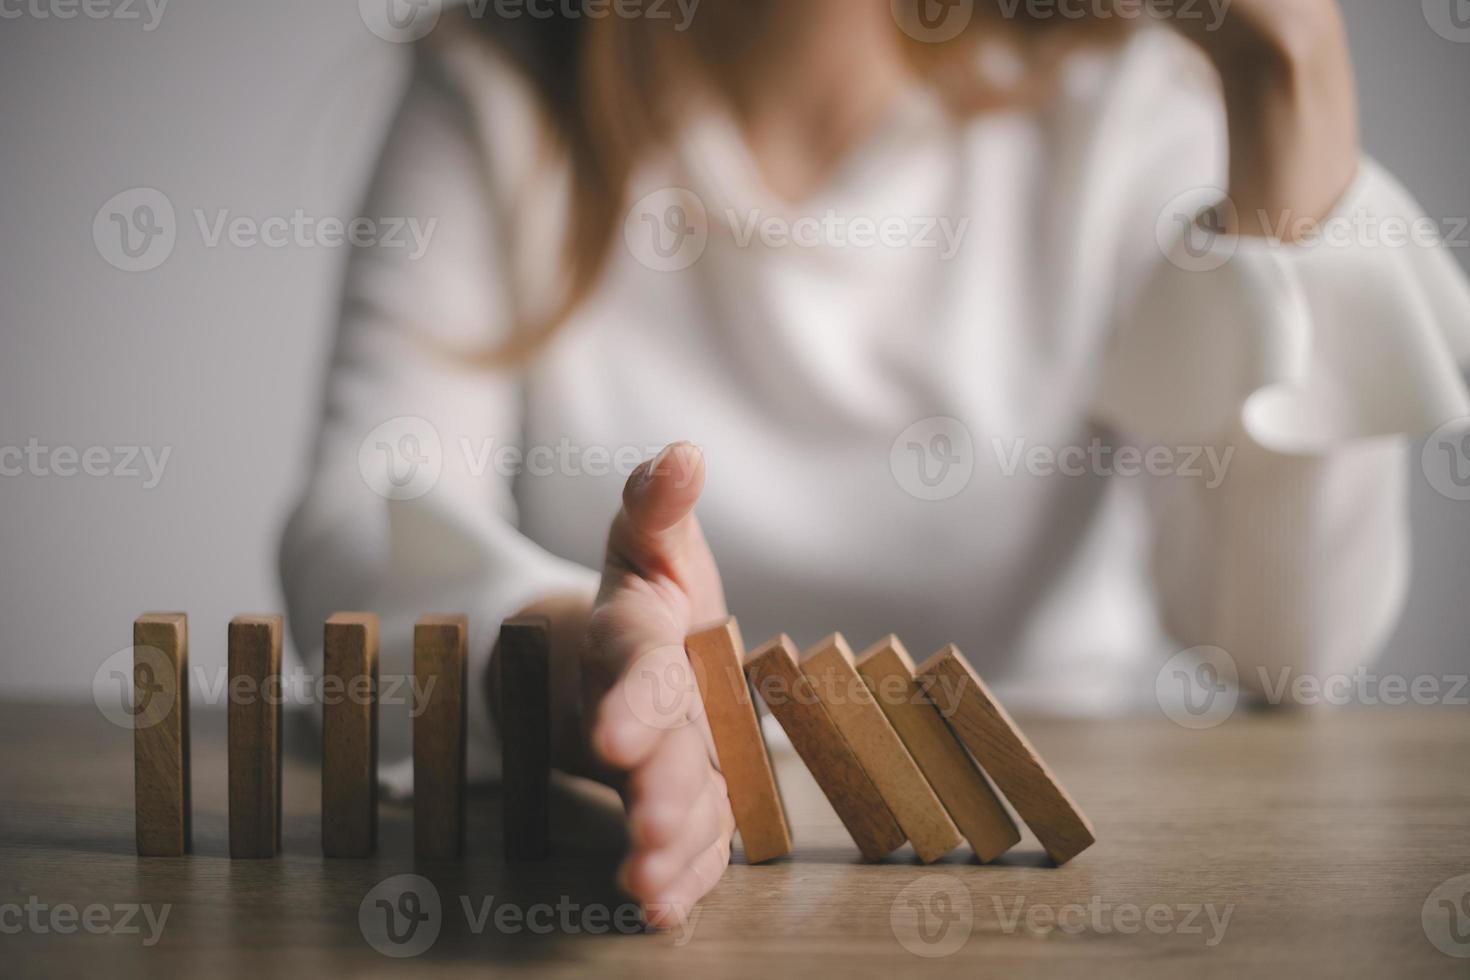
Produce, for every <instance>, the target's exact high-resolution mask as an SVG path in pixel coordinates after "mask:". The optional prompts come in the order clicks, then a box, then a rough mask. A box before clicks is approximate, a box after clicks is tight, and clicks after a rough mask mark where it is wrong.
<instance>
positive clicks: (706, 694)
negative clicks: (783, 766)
mask: <svg viewBox="0 0 1470 980" xmlns="http://www.w3.org/2000/svg"><path fill="white" fill-rule="evenodd" d="M684 651H685V652H686V653H687V654H688V655H689V664H690V666H691V667H692V668H693V670H694V677H695V679H696V681H697V682H698V684H699V695H700V698H701V699H702V700H703V701H704V714H705V717H706V718H707V719H708V720H709V727H710V734H711V735H712V736H713V738H714V743H715V754H716V756H717V757H718V758H719V761H720V772H721V774H722V775H723V776H724V777H725V786H726V787H727V789H728V791H729V794H730V809H731V810H732V811H734V814H735V827H736V829H738V830H739V831H740V843H741V846H742V849H743V850H744V851H745V860H746V862H747V863H748V864H760V863H761V862H762V861H769V860H771V859H772V858H778V857H781V856H782V855H785V854H790V853H791V828H790V827H789V826H788V825H787V823H786V811H785V808H784V807H783V806H782V805H781V792H780V788H779V787H778V786H777V785H776V775H775V773H774V771H772V769H771V757H770V755H769V754H768V753H767V751H766V742H765V739H764V738H762V737H761V726H760V720H759V719H758V718H757V717H756V714H755V701H754V700H753V699H752V698H751V696H750V686H749V685H748V684H747V683H746V680H745V670H744V668H743V666H742V664H741V660H742V658H743V657H744V655H745V644H744V643H743V642H742V640H741V638H740V627H739V626H738V625H737V624H736V622H735V620H734V618H733V617H732V618H730V619H726V620H725V621H723V622H720V623H715V624H713V625H710V626H706V627H702V628H700V629H698V630H696V631H695V632H693V633H690V634H689V636H688V637H686V638H685V640H684Z"/></svg>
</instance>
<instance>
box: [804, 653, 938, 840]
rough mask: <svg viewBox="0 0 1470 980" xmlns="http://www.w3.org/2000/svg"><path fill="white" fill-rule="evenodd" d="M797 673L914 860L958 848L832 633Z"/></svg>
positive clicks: (925, 785) (932, 798)
mask: <svg viewBox="0 0 1470 980" xmlns="http://www.w3.org/2000/svg"><path fill="white" fill-rule="evenodd" d="M801 670H802V673H804V674H806V676H807V679H808V680H809V681H811V683H812V687H813V688H814V689H815V690H816V692H817V695H818V697H820V698H821V699H822V703H823V705H824V706H825V707H826V709H827V714H828V715H830V716H831V717H832V721H833V722H834V723H835V724H836V725H837V730H838V731H840V732H842V737H843V738H845V739H846V740H847V744H848V745H850V746H851V747H852V751H853V754H854V755H856V756H857V758H858V762H860V763H861V764H862V767H863V770H864V771H865V772H866V773H867V774H868V778H869V779H871V780H872V781H873V785H874V786H876V787H877V788H878V792H879V794H881V795H882V797H883V800H884V802H885V803H887V804H888V809H889V810H890V811H892V813H893V817H894V819H895V820H897V821H898V826H899V828H900V829H901V830H902V831H903V832H904V833H905V834H906V835H907V836H908V839H909V842H910V843H911V844H913V845H914V853H916V854H918V855H919V860H921V861H923V862H924V863H925V864H929V863H931V862H934V861H937V860H939V859H940V858H942V857H944V855H946V854H948V853H949V852H950V851H952V850H954V849H955V848H956V847H959V846H960V843H961V841H962V840H963V838H962V837H961V836H960V831H959V828H958V827H956V826H955V824H954V821H953V820H951V819H950V818H949V813H948V812H946V811H945V809H944V804H942V803H940V802H939V797H938V796H936V795H935V793H934V789H933V787H931V786H930V785H929V782H928V780H926V779H925V778H924V774H923V773H922V772H920V771H919V766H918V764H917V763H916V762H914V759H913V756H911V755H909V750H908V749H906V748H905V747H904V744H903V741H902V740H901V739H900V738H899V737H898V733H897V732H895V731H894V730H893V726H892V725H890V724H889V723H888V718H887V717H886V716H885V715H884V714H883V709H882V708H879V707H878V705H877V703H876V702H875V701H874V700H873V695H872V692H871V691H869V690H868V688H867V685H865V684H864V683H863V680H862V678H861V677H859V676H858V672H857V668H856V666H855V665H854V658H853V655H852V648H851V647H849V646H848V645H847V641H846V640H845V639H843V638H842V635H841V634H840V633H834V634H832V635H831V636H829V637H827V638H826V639H824V640H822V641H821V642H819V643H817V644H816V645H815V646H813V647H812V648H811V649H810V650H808V651H807V652H806V653H805V654H803V655H802V660H801Z"/></svg>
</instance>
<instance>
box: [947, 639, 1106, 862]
mask: <svg viewBox="0 0 1470 980" xmlns="http://www.w3.org/2000/svg"><path fill="white" fill-rule="evenodd" d="M918 677H919V679H920V683H921V684H923V685H925V689H926V690H927V691H928V693H929V696H930V697H931V698H932V699H933V701H934V704H935V705H936V706H937V707H938V708H939V711H940V714H942V715H943V716H944V718H945V719H946V720H947V721H948V722H949V724H950V727H951V728H953V729H954V732H955V734H956V735H958V736H959V738H960V741H962V742H964V743H965V745H966V746H967V747H968V748H969V750H970V751H971V752H972V753H973V754H974V756H975V759H976V761H978V762H979V763H980V766H981V768H982V769H984V770H985V772H986V773H987V774H989V776H990V778H991V779H993V780H995V785H996V787H997V788H998V789H999V790H1000V791H1001V792H1002V793H1004V794H1005V797H1006V799H1008V800H1010V803H1011V806H1013V807H1015V808H1016V812H1017V813H1018V814H1020V816H1021V819H1022V820H1024V821H1026V825H1027V826H1028V827H1030V828H1031V832H1032V833H1034V834H1035V835H1036V839H1037V840H1039V841H1040V842H1041V846H1042V847H1044V848H1046V853H1047V854H1048V855H1050V856H1051V859H1052V860H1053V861H1055V862H1056V863H1057V864H1066V863H1067V862H1068V861H1070V860H1072V858H1074V857H1076V856H1077V855H1078V854H1080V853H1082V852H1083V851H1085V850H1086V849H1087V848H1089V847H1091V846H1092V844H1093V843H1094V841H1095V840H1096V836H1095V835H1094V833H1093V830H1092V824H1090V823H1089V822H1088V820H1087V818H1086V817H1085V816H1083V815H1082V811H1081V810H1080V809H1079V808H1078V807H1077V804H1076V803H1074V802H1072V798H1071V797H1070V796H1068V795H1067V791H1066V790H1064V789H1063V788H1062V784H1061V783H1060V782H1058V781H1057V778H1056V777H1055V776H1054V775H1052V772H1051V770H1050V769H1049V768H1047V765H1046V763H1045V762H1043V761H1042V759H1041V756H1040V755H1039V754H1037V752H1036V750H1035V749H1034V748H1032V746H1031V743H1030V741H1028V740H1027V738H1026V736H1025V735H1024V734H1022V733H1021V729H1020V728H1019V727H1017V725H1016V723H1015V722H1014V721H1012V720H1011V716H1010V715H1009V714H1007V713H1006V710H1005V708H1004V707H1002V706H1001V703H1000V702H999V701H997V700H996V699H995V697H994V695H992V694H991V693H990V690H989V688H987V687H986V686H985V682H984V681H982V680H981V679H980V675H979V674H977V673H975V670H974V668H973V667H971V666H970V664H969V661H967V660H966V659H965V658H964V656H963V655H962V654H961V653H960V652H959V650H957V649H956V648H955V647H953V646H948V647H945V648H944V649H943V650H940V651H939V652H938V653H936V654H934V656H932V657H930V658H929V659H928V660H926V661H924V662H923V663H922V664H920V665H919V668H918Z"/></svg>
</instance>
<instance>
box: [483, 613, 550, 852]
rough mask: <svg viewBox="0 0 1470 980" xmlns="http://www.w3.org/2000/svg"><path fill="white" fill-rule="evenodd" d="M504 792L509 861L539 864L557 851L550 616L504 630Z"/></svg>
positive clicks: (499, 666)
mask: <svg viewBox="0 0 1470 980" xmlns="http://www.w3.org/2000/svg"><path fill="white" fill-rule="evenodd" d="M495 669H496V670H497V671H499V672H500V677H499V684H498V688H497V690H498V691H499V696H500V744H501V746H502V747H503V752H504V765H503V767H502V771H503V773H504V779H503V785H502V789H501V793H502V796H501V806H502V819H501V824H502V826H503V827H504V828H505V858H506V860H507V861H539V860H541V859H542V858H545V857H546V856H547V855H548V854H549V853H550V850H551V837H550V819H551V811H550V808H551V623H550V621H549V620H547V619H546V617H544V616H529V617H525V618H521V619H511V620H507V621H506V622H505V623H504V624H502V626H501V627H500V647H499V649H498V651H497V653H496V667H495Z"/></svg>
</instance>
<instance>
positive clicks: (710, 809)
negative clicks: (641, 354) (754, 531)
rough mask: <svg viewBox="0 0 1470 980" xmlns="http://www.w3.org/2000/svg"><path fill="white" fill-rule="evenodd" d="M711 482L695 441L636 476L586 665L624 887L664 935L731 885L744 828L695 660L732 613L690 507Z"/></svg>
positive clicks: (585, 690) (606, 570)
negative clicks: (693, 637)
mask: <svg viewBox="0 0 1470 980" xmlns="http://www.w3.org/2000/svg"><path fill="white" fill-rule="evenodd" d="M703 486H704V457H703V456H702V455H701V453H700V452H699V450H698V449H696V448H695V447H694V446H691V445H689V444H687V443H678V444H675V445H673V446H670V447H668V448H667V449H665V450H664V451H663V452H662V453H660V454H659V456H658V457H657V458H656V459H654V460H653V461H652V462H650V463H645V464H644V465H643V466H641V467H639V469H638V470H636V471H635V472H634V473H633V475H632V476H631V477H630V478H629V480H628V484H627V486H626V487H625V488H624V490H623V508H622V510H621V511H620V512H619V513H618V516H617V517H616V518H615V519H614V520H613V524H612V530H611V532H610V534H609V535H608V544H607V559H606V562H605V563H604V565H603V571H602V587H601V589H600V590H599V592H598V595H597V600H596V603H595V605H594V608H593V610H592V614H591V618H590V620H589V622H588V626H587V633H586V637H587V643H586V650H585V653H584V655H583V659H582V671H581V673H582V703H583V706H584V712H585V717H586V719H587V721H588V725H587V743H586V744H587V746H588V747H589V748H590V749H591V752H592V755H593V758H594V759H595V760H596V761H597V762H600V763H601V764H602V765H603V766H604V767H606V768H608V769H611V770H612V778H611V780H610V781H611V782H613V783H614V784H615V785H618V786H619V788H620V789H621V791H622V794H623V799H624V802H625V804H626V805H627V810H628V836H629V839H630V842H631V846H630V851H629V854H628V857H627V859H626V861H625V862H624V864H623V867H622V870H621V872H620V875H619V877H620V881H621V884H622V887H623V888H624V890H625V891H627V892H628V894H630V895H631V896H633V897H634V898H635V899H637V900H638V901H639V902H641V903H642V904H643V907H644V910H645V914H646V915H647V917H648V920H649V923H650V924H651V925H654V926H658V927H669V926H673V925H676V924H678V923H679V922H680V921H681V920H682V919H683V918H684V917H685V916H687V915H688V913H689V910H690V909H691V908H692V907H693V906H694V904H695V903H696V902H697V901H699V899H700V898H702V897H704V895H705V893H706V892H708V891H709V890H710V889H711V888H713V887H714V886H715V883H716V882H718V881H719V880H720V876H721V875H722V874H723V873H724V871H725V867H726V865H727V864H729V861H730V837H731V835H732V834H733V833H734V828H735V822H734V818H733V816H732V815H731V812H730V801H729V797H728V796H726V793H725V781H724V779H723V778H722V777H721V776H720V774H719V773H718V772H717V771H716V769H715V766H714V764H713V762H712V761H711V752H710V749H709V740H708V736H707V734H706V730H705V725H704V723H703V721H702V718H703V715H702V713H701V712H699V711H698V705H699V696H698V693H697V691H696V690H695V688H694V685H693V675H692V673H691V671H690V668H689V663H688V660H687V658H686V656H685V654H684V637H685V636H686V635H687V634H688V632H689V630H690V628H691V627H693V626H696V625H699V624H700V623H704V622H709V621H711V620H715V619H719V618H721V617H723V616H724V615H725V598H724V591H723V589H722V588H721V586H720V576H719V572H718V571H717V569H716V568H715V562H714V558H713V556H712V555H711V554H710V550H709V546H708V545H706V544H705V540H704V534H703V532H702V531H701V530H700V528H699V522H698V521H697V520H696V519H695V517H694V513H693V509H694V504H695V501H696V500H698V499H699V494H700V491H701V489H702V488H703Z"/></svg>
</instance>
